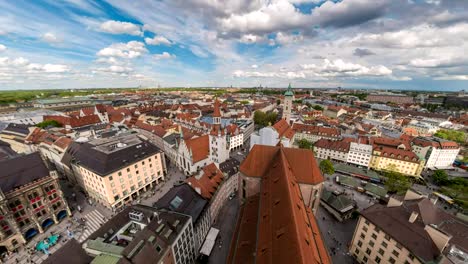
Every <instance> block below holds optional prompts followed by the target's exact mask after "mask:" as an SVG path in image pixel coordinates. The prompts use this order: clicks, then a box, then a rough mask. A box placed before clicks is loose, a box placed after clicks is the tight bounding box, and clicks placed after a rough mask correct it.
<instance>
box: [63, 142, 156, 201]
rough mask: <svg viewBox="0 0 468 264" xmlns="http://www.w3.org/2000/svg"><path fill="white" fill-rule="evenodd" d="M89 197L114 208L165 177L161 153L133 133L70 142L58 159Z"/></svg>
mask: <svg viewBox="0 0 468 264" xmlns="http://www.w3.org/2000/svg"><path fill="white" fill-rule="evenodd" d="M62 163H64V165H65V166H67V167H69V168H71V171H72V172H73V174H74V175H75V178H76V179H77V182H78V184H79V185H80V187H81V188H82V189H83V190H85V191H86V192H87V193H88V195H89V197H90V198H91V199H92V200H94V201H95V202H98V203H100V204H102V205H104V206H106V207H108V208H111V209H115V208H117V207H121V206H123V205H124V204H126V203H130V202H131V201H133V200H135V199H137V198H138V197H139V196H140V195H141V194H143V193H144V192H146V191H148V190H150V189H152V188H154V187H155V186H157V185H158V184H159V183H160V182H161V181H163V180H164V179H165V174H164V168H165V165H164V163H165V160H164V155H163V154H162V152H161V151H160V150H159V149H158V148H157V147H156V146H154V145H153V144H151V143H150V142H149V141H146V140H144V139H142V138H140V137H138V136H135V135H122V136H118V137H114V138H109V139H96V140H93V141H90V142H85V143H77V142H74V143H72V144H71V145H70V147H69V148H68V149H67V152H66V154H65V155H64V157H63V159H62Z"/></svg>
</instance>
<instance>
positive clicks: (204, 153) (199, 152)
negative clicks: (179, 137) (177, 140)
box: [185, 135, 210, 163]
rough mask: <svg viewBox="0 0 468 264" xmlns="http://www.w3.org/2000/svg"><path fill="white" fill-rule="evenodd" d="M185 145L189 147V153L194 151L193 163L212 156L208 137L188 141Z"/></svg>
mask: <svg viewBox="0 0 468 264" xmlns="http://www.w3.org/2000/svg"><path fill="white" fill-rule="evenodd" d="M185 144H186V145H187V148H188V149H189V151H190V150H191V151H192V161H193V162H194V163H195V162H199V161H201V160H204V159H206V158H208V155H209V154H210V142H209V136H208V135H204V136H201V137H195V138H191V139H186V140H185Z"/></svg>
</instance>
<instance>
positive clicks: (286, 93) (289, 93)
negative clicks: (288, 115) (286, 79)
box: [284, 84, 294, 96]
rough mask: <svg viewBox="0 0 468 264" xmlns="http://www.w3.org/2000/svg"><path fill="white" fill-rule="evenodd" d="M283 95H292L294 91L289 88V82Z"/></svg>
mask: <svg viewBox="0 0 468 264" xmlns="http://www.w3.org/2000/svg"><path fill="white" fill-rule="evenodd" d="M284 95H285V96H294V93H293V91H292V88H291V84H289V86H288V90H287V91H286V92H285V93H284Z"/></svg>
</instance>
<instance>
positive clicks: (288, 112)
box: [283, 84, 294, 124]
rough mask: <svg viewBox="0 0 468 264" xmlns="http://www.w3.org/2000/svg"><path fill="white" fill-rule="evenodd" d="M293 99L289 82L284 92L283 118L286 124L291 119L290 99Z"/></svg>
mask: <svg viewBox="0 0 468 264" xmlns="http://www.w3.org/2000/svg"><path fill="white" fill-rule="evenodd" d="M293 99H294V93H293V91H292V88H291V84H289V86H288V90H287V91H286V92H285V93H284V107H283V119H285V120H286V122H287V123H288V124H290V123H289V121H290V119H291V110H292V101H293Z"/></svg>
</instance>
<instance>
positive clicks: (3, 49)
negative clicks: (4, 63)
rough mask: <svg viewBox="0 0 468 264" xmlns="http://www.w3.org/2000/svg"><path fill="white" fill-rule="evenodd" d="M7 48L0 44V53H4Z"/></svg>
mask: <svg viewBox="0 0 468 264" xmlns="http://www.w3.org/2000/svg"><path fill="white" fill-rule="evenodd" d="M6 49H7V47H5V45H2V44H0V52H2V51H5V50H6Z"/></svg>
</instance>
